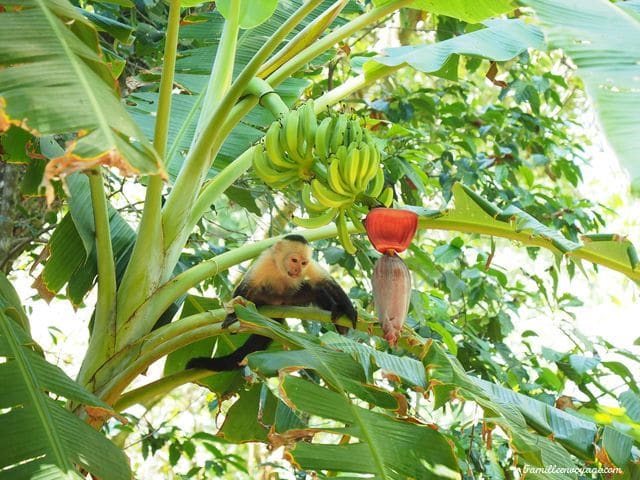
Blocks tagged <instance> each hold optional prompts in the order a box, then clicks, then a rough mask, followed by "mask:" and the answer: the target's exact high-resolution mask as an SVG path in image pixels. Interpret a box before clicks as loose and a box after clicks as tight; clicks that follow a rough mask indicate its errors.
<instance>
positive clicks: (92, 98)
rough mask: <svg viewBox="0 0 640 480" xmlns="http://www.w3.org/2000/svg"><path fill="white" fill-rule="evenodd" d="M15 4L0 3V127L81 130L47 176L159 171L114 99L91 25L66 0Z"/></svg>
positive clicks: (152, 154) (147, 146) (41, 132)
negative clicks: (102, 168)
mask: <svg viewBox="0 0 640 480" xmlns="http://www.w3.org/2000/svg"><path fill="white" fill-rule="evenodd" d="M14 3H15V2H10V1H5V0H2V1H0V6H3V7H4V8H3V9H0V64H1V65H2V66H3V67H4V68H0V132H1V131H4V130H6V129H7V128H8V127H9V126H10V125H11V124H14V125H18V126H20V127H21V128H25V129H28V130H30V131H32V132H34V133H36V134H38V135H44V134H60V133H81V135H79V136H78V138H77V140H76V141H75V142H72V143H71V144H70V147H69V148H68V149H67V151H66V152H65V153H64V154H63V155H62V156H60V157H59V158H56V159H54V160H52V161H51V162H50V163H49V165H48V166H47V170H46V179H50V178H53V177H57V176H65V175H68V174H70V173H73V172H74V171H77V170H82V169H86V168H94V167H95V166H96V165H100V164H102V165H110V166H115V167H118V168H119V169H120V170H121V172H123V173H124V174H132V173H157V172H161V170H162V167H161V166H160V163H159V159H158V157H157V155H156V153H155V151H154V150H153V147H152V146H151V144H150V143H149V142H148V141H147V139H146V138H145V137H144V135H143V134H142V132H140V130H139V129H138V127H137V126H136V125H135V123H134V122H133V121H132V119H131V118H130V117H129V115H127V113H126V111H125V110H124V107H123V106H122V104H121V103H120V99H119V96H118V92H117V91H116V88H115V85H116V84H115V81H114V79H113V77H112V76H111V73H110V71H109V68H108V66H107V65H106V64H105V63H104V62H103V61H102V58H101V56H100V52H99V50H98V39H97V33H96V31H95V29H94V28H93V26H92V25H91V24H90V23H89V22H88V21H87V20H86V19H85V18H84V17H83V16H82V15H81V14H80V13H79V12H77V11H76V10H75V9H74V7H73V6H71V4H70V3H68V2H67V1H66V0H56V1H52V2H45V1H42V0H25V1H24V2H21V5H20V8H19V9H16V8H15V7H13V6H12V5H13V4H14ZM34 31H37V32H38V34H37V35H34V34H33V32H34ZM50 194H51V195H52V194H53V193H52V191H50Z"/></svg>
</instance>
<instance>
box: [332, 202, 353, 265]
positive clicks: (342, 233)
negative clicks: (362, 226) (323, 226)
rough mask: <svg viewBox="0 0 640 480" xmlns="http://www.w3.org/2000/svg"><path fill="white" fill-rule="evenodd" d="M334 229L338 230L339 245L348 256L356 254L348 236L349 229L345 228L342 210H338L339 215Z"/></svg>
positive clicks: (345, 222)
mask: <svg viewBox="0 0 640 480" xmlns="http://www.w3.org/2000/svg"><path fill="white" fill-rule="evenodd" d="M336 227H337V228H338V239H340V243H341V244H342V247H343V248H344V249H345V251H346V252H347V253H348V254H349V255H353V254H354V253H356V246H355V245H354V244H353V242H352V241H351V237H350V236H349V228H348V227H347V219H346V218H345V214H344V210H343V209H340V213H338V218H337V220H336Z"/></svg>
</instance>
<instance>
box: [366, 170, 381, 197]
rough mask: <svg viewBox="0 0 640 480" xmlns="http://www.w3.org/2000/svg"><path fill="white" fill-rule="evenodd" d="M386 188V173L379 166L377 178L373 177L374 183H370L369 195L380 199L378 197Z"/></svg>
mask: <svg viewBox="0 0 640 480" xmlns="http://www.w3.org/2000/svg"><path fill="white" fill-rule="evenodd" d="M383 187H384V172H383V171H382V169H381V168H380V167H379V166H378V171H377V172H376V173H375V177H373V181H372V182H369V186H368V188H367V192H366V193H367V195H369V196H370V197H373V198H378V196H379V195H380V194H381V193H382V188H383Z"/></svg>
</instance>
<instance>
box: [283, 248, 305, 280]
mask: <svg viewBox="0 0 640 480" xmlns="http://www.w3.org/2000/svg"><path fill="white" fill-rule="evenodd" d="M308 264H309V259H308V258H307V257H305V256H304V255H301V254H299V253H291V254H289V255H287V256H286V257H285V259H284V269H285V270H286V272H287V275H289V277H291V278H302V277H303V275H304V271H305V269H306V268H307V265H308Z"/></svg>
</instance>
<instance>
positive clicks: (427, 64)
mask: <svg viewBox="0 0 640 480" xmlns="http://www.w3.org/2000/svg"><path fill="white" fill-rule="evenodd" d="M485 25H486V27H487V28H483V29H481V30H477V31H475V32H471V33H467V34H465V35H460V36H458V37H454V38H450V39H448V40H444V41H442V42H438V43H432V44H427V45H410V46H405V47H397V48H389V49H386V50H385V52H384V55H382V56H378V57H375V58H374V59H372V60H370V61H369V62H367V63H366V64H365V72H368V73H369V74H372V70H371V69H372V68H375V67H374V66H373V65H370V64H372V63H373V64H375V63H380V64H382V65H386V66H389V67H398V66H401V65H409V66H411V67H413V68H415V69H416V70H419V71H421V72H425V73H434V72H438V71H440V70H441V69H442V68H443V66H444V65H445V63H446V62H447V60H448V59H450V58H451V57H452V56H455V55H473V56H479V57H482V58H488V59H490V60H495V61H505V60H510V59H512V58H513V57H516V56H517V55H519V54H520V53H522V52H523V51H525V50H526V49H527V48H530V47H533V48H542V46H543V45H544V40H543V36H542V32H540V30H538V28H536V27H535V26H533V25H528V24H526V23H524V22H523V21H521V20H488V21H486V22H485ZM447 71H450V72H452V73H453V75H450V76H448V77H447V78H449V79H451V80H455V79H457V69H456V70H454V71H451V70H447Z"/></svg>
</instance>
